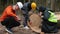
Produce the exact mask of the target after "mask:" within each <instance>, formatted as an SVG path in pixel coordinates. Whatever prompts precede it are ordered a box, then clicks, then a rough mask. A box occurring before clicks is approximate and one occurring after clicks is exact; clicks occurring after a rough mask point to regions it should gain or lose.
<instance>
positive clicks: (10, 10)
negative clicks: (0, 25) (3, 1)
mask: <svg viewBox="0 0 60 34" xmlns="http://www.w3.org/2000/svg"><path fill="white" fill-rule="evenodd" d="M7 15H8V16H14V17H16V16H17V15H16V14H15V11H14V10H13V8H12V6H11V5H10V6H8V7H7V8H6V9H5V10H4V12H3V14H2V16H1V17H0V21H3V20H4V19H5V18H6V17H7Z"/></svg>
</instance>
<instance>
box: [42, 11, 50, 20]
mask: <svg viewBox="0 0 60 34" xmlns="http://www.w3.org/2000/svg"><path fill="white" fill-rule="evenodd" d="M49 17H50V13H49V12H48V11H46V12H44V18H43V19H45V20H48V18H49Z"/></svg>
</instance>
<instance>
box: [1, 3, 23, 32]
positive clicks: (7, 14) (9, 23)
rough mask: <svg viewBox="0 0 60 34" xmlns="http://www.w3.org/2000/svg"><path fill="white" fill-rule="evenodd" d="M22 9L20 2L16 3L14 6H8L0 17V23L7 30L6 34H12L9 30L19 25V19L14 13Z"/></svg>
mask: <svg viewBox="0 0 60 34" xmlns="http://www.w3.org/2000/svg"><path fill="white" fill-rule="evenodd" d="M22 7H23V4H22V3H21V2H17V4H16V5H13V6H12V5H9V6H8V7H6V9H5V10H4V12H3V14H2V16H1V17H0V22H1V24H2V25H4V26H5V27H6V28H7V29H6V31H7V32H9V33H12V31H11V28H12V27H16V26H19V25H20V23H19V22H18V20H20V18H19V17H18V16H17V15H16V13H15V11H16V10H18V9H21V8H22Z"/></svg>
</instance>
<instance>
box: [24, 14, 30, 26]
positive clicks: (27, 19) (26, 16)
mask: <svg viewBox="0 0 60 34" xmlns="http://www.w3.org/2000/svg"><path fill="white" fill-rule="evenodd" d="M27 21H29V16H28V15H25V14H24V23H23V25H24V27H25V26H27Z"/></svg>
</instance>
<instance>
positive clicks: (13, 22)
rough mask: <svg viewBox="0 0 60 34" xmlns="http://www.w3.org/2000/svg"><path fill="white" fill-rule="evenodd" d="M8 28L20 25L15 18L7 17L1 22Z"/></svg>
mask: <svg viewBox="0 0 60 34" xmlns="http://www.w3.org/2000/svg"><path fill="white" fill-rule="evenodd" d="M1 24H2V25H4V26H5V27H6V28H13V27H16V26H19V25H20V23H19V22H18V21H16V20H15V19H14V17H7V18H6V19H5V20H4V21H2V22H1Z"/></svg>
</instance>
